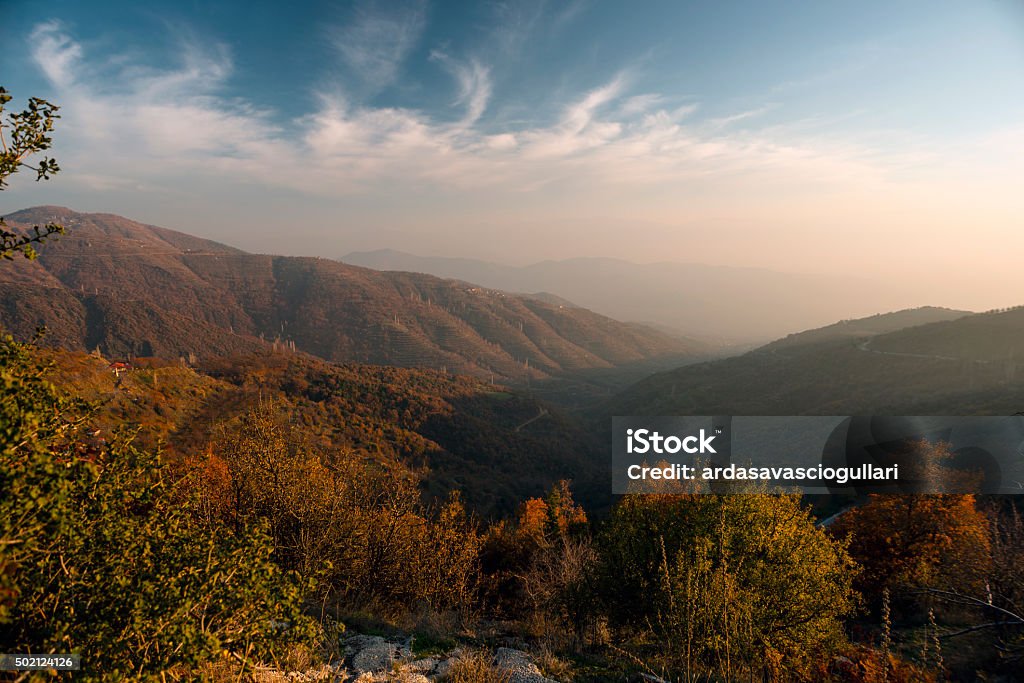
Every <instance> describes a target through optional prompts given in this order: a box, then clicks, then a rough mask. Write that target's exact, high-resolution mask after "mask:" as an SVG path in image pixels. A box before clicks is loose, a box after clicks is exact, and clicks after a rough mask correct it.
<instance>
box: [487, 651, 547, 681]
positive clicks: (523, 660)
mask: <svg viewBox="0 0 1024 683" xmlns="http://www.w3.org/2000/svg"><path fill="white" fill-rule="evenodd" d="M494 665H495V666H496V667H498V668H499V669H504V670H505V671H508V672H509V679H508V680H509V683H557V682H556V681H553V680H552V679H550V678H546V677H545V676H544V674H542V673H541V672H540V669H539V668H537V665H536V664H534V663H533V659H532V658H531V657H530V655H528V654H527V653H525V652H523V651H522V650H515V649H513V648H510V647H499V648H498V651H497V652H496V653H494Z"/></svg>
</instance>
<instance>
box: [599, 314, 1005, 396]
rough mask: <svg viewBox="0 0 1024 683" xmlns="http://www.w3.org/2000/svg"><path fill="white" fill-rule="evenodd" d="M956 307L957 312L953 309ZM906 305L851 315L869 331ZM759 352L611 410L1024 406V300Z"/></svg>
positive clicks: (647, 391)
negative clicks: (1023, 305)
mask: <svg viewBox="0 0 1024 683" xmlns="http://www.w3.org/2000/svg"><path fill="white" fill-rule="evenodd" d="M948 313H949V315H953V314H954V312H948ZM922 315H923V316H924V317H927V316H932V315H945V314H944V313H942V312H941V311H931V312H927V313H923V314H921V313H915V312H903V313H901V314H897V317H894V318H884V317H883V319H882V320H878V319H875V320H874V321H872V320H870V319H869V320H867V321H851V322H849V323H845V324H843V325H842V328H847V327H848V328H850V329H857V330H861V331H865V330H868V329H870V327H871V326H872V325H875V326H877V327H885V326H887V325H890V323H892V322H893V321H895V320H899V319H903V320H909V319H915V320H916V319H920V318H921V317H922ZM803 339H804V340H805V343H801V344H795V343H793V339H792V338H791V339H789V340H781V341H780V342H779V343H775V344H769V345H768V346H765V347H762V348H761V349H758V350H755V351H752V352H750V353H747V354H744V355H742V356H738V357H735V358H728V359H724V360H719V361H714V362H710V363H702V364H699V365H690V366H687V367H683V368H679V369H677V370H673V371H670V372H665V373H660V374H656V375H653V376H651V377H649V378H647V379H645V380H643V381H641V382H639V383H637V384H635V385H634V386H632V387H630V388H629V389H627V390H625V391H623V392H622V393H620V394H618V395H617V396H616V397H614V398H613V399H612V400H611V401H609V402H607V403H606V404H605V405H604V407H603V409H602V413H603V414H605V415H644V414H647V415H673V414H678V415H704V414H726V415H728V414H732V415H802V414H819V415H856V414H896V415H901V414H902V415H971V414H995V415H1002V414H1012V413H1016V412H1018V411H1021V410H1024V363H1022V362H1021V359H1022V358H1024V309H1020V308H1018V309H1012V310H1009V311H1003V312H992V313H983V314H976V315H969V316H966V317H959V318H956V319H953V320H947V321H943V322H934V323H929V324H923V325H916V326H913V327H907V328H904V329H900V330H895V331H891V332H887V333H883V334H876V335H874V336H867V335H866V333H865V334H857V335H839V334H836V328H835V326H832V329H831V330H830V329H829V328H826V329H825V330H816V331H813V332H809V333H806V336H804V337H803Z"/></svg>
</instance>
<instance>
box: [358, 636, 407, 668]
mask: <svg viewBox="0 0 1024 683" xmlns="http://www.w3.org/2000/svg"><path fill="white" fill-rule="evenodd" d="M397 658H398V646H397V645H394V644H392V643H389V642H387V641H385V640H384V639H383V638H381V641H380V642H379V643H374V644H373V645H370V646H368V647H365V648H363V649H361V650H359V651H358V652H356V653H355V654H354V655H352V670H353V671H355V672H356V673H357V674H362V673H375V672H380V671H386V670H388V669H390V668H391V666H392V665H393V664H394V663H395V660H396V659H397Z"/></svg>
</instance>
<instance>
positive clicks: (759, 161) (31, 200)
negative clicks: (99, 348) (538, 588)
mask: <svg viewBox="0 0 1024 683" xmlns="http://www.w3.org/2000/svg"><path fill="white" fill-rule="evenodd" d="M0 44H2V45H3V46H4V50H3V55H2V56H0V60H2V61H0V84H2V85H4V86H5V87H7V89H8V90H9V91H11V93H12V94H13V95H14V96H15V101H14V102H12V104H13V105H17V104H19V103H23V102H24V100H25V98H27V97H28V96H30V95H34V96H41V97H45V98H47V99H50V100H52V101H53V102H55V103H57V104H59V105H60V106H61V107H62V109H61V114H62V119H61V120H60V122H59V125H58V129H57V131H56V134H55V141H56V144H55V147H54V150H53V155H54V156H55V157H56V158H57V159H58V160H59V161H60V164H61V167H62V172H61V173H60V174H59V175H58V176H57V177H56V178H54V179H53V180H52V181H50V182H48V183H42V184H36V183H34V182H32V179H31V178H28V177H27V176H25V177H22V178H19V179H17V180H16V181H15V182H13V183H12V185H11V187H10V188H9V189H8V190H6V191H5V192H4V193H3V194H2V195H0V211H2V212H8V211H13V210H16V209H19V208H24V207H26V206H31V205H37V204H59V205H65V206H69V207H71V208H74V209H77V210H82V211H105V212H112V213H118V214H121V215H125V216H128V217H130V218H134V219H136V220H141V221H144V222H148V223H154V224H158V225H162V226H165V227H169V228H173V229H178V230H182V231H184V232H189V233H192V234H196V235H200V236H204V237H209V238H213V239H218V240H221V241H224V242H227V243H230V244H232V245H235V246H238V247H241V248H243V249H247V250H250V251H257V252H267V253H279V254H290V255H319V256H330V257H337V256H341V255H343V254H345V253H348V252H350V251H355V250H368V249H378V248H394V249H402V250H405V251H410V252H413V253H418V254H423V255H437V256H442V255H443V256H462V257H472V258H483V259H488V260H494V261H499V262H503V263H509V264H525V263H529V262H534V261H539V260H543V259H560V258H569V257H577V256H614V257H620V258H625V259H629V260H632V261H636V262H653V261H682V262H699V263H707V264H714V265H735V266H753V267H763V268H771V269H776V270H784V271H799V272H816V273H834V274H856V275H859V276H862V277H870V278H873V279H878V280H880V281H884V282H887V283H889V282H891V283H892V286H893V287H895V288H899V287H905V286H908V285H909V283H914V285H915V286H916V287H917V288H918V289H917V291H921V289H922V287H923V288H924V290H925V291H934V292H935V293H936V294H935V297H934V300H931V301H928V302H921V303H935V304H945V305H956V306H965V307H969V308H976V309H977V308H988V307H994V306H1002V305H1011V304H1019V303H1022V302H1021V301H1020V300H1019V296H1020V295H1019V294H1018V292H1020V291H1024V287H1022V286H1021V285H1024V275H1022V274H1021V272H1022V271H1024V268H1021V267H1020V261H1021V255H1022V254H1024V230H1022V229H1021V228H1022V227H1024V225H1022V220H1021V216H1024V191H1022V187H1024V3H1022V2H1020V1H1019V0H1000V1H997V0H992V1H988V0H963V1H961V2H947V1H943V0H927V1H918V0H903V1H901V2H891V0H881V1H876V0H863V1H861V2H857V3H848V2H832V1H822V0H808V1H806V2H798V1H795V0H794V1H788V0H785V1H784V0H779V1H777V2H763V1H761V0H744V1H729V2H725V1H723V2H682V1H679V0H673V1H665V2H662V1H651V2H644V3H623V2H614V1H608V2H597V1H588V0H566V1H563V2H543V1H537V0H526V1H524V2H487V1H481V2H466V3H461V2H438V1H434V2H428V1H426V0H388V1H386V2H385V1H382V2H354V3H353V2H303V3H280V2H260V1H258V0H249V1H247V2H217V3H209V2H198V1H188V0H185V1H181V0H179V1H178V2H147V3H138V2H120V1H117V0H113V1H108V2H103V3H83V2H74V1H61V0H52V1H51V2H46V3H39V2H29V1H27V0H0Z"/></svg>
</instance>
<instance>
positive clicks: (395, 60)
mask: <svg viewBox="0 0 1024 683" xmlns="http://www.w3.org/2000/svg"><path fill="white" fill-rule="evenodd" d="M425 26H426V3H425V2H423V0H414V1H413V2H412V3H408V4H407V3H393V4H387V3H384V4H380V5H377V4H372V3H363V4H362V5H360V6H358V7H357V8H356V9H355V11H354V14H353V16H352V17H351V18H350V19H349V20H348V21H347V22H345V23H344V24H342V25H340V26H338V27H336V28H334V29H333V30H332V31H331V39H332V41H333V43H334V46H335V48H336V49H337V51H338V53H339V54H340V55H341V57H342V59H343V60H344V61H345V63H346V64H347V65H348V66H349V68H350V69H351V70H352V71H353V73H355V75H356V76H358V77H359V78H361V79H362V80H363V81H364V82H365V83H367V84H368V85H369V86H371V87H372V88H375V89H383V88H384V87H386V86H388V85H390V84H391V83H393V82H394V81H395V78H396V77H397V76H398V72H399V68H400V67H401V65H402V63H403V62H404V61H405V59H406V57H408V55H409V53H410V52H411V51H412V50H413V49H414V48H415V47H416V44H417V43H418V42H419V40H420V37H421V36H422V34H423V29H424V27H425Z"/></svg>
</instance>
